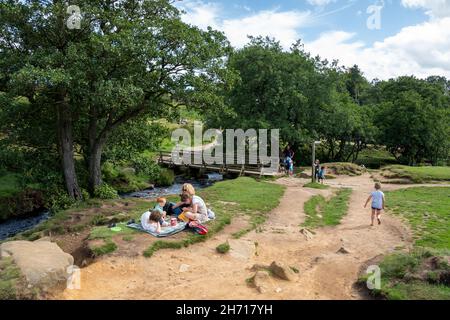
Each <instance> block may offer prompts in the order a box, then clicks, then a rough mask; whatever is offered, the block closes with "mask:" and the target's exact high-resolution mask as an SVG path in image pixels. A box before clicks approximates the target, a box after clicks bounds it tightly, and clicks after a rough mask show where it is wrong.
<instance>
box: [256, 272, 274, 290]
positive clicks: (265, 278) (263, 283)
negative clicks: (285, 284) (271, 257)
mask: <svg viewBox="0 0 450 320" xmlns="http://www.w3.org/2000/svg"><path fill="white" fill-rule="evenodd" d="M269 281H270V276H269V274H268V273H267V272H264V271H257V272H256V273H255V275H254V276H253V285H254V287H255V288H256V290H258V292H259V293H264V292H267V290H268V286H269V285H268V282H269Z"/></svg>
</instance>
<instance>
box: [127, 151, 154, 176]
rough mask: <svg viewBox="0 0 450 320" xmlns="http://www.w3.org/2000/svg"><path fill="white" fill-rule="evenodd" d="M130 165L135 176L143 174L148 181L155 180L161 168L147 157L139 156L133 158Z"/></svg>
mask: <svg viewBox="0 0 450 320" xmlns="http://www.w3.org/2000/svg"><path fill="white" fill-rule="evenodd" d="M131 163H132V166H133V168H134V169H136V174H144V175H146V176H148V177H149V180H155V179H157V178H158V176H159V175H160V173H161V167H160V166H159V165H158V164H157V163H156V162H155V161H154V160H152V159H151V158H149V157H145V156H142V155H139V156H136V157H134V158H133V160H132V161H131Z"/></svg>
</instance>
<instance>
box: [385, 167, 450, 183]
mask: <svg viewBox="0 0 450 320" xmlns="http://www.w3.org/2000/svg"><path fill="white" fill-rule="evenodd" d="M383 173H384V175H388V176H389V177H390V178H399V179H408V180H411V181H412V182H415V183H423V182H430V181H449V182H450V167H408V166H401V165H394V166H388V167H385V168H383Z"/></svg>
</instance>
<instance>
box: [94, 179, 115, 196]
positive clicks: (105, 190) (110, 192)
mask: <svg viewBox="0 0 450 320" xmlns="http://www.w3.org/2000/svg"><path fill="white" fill-rule="evenodd" d="M94 196H95V197H96V198H100V199H117V198H118V197H119V195H118V193H117V191H116V189H114V188H113V187H111V186H110V185H108V184H106V183H104V184H102V185H100V186H98V187H97V188H95V190H94Z"/></svg>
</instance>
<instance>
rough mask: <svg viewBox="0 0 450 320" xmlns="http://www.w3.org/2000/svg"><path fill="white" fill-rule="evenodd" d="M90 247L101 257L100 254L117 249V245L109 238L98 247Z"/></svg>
mask: <svg viewBox="0 0 450 320" xmlns="http://www.w3.org/2000/svg"><path fill="white" fill-rule="evenodd" d="M90 249H91V251H92V253H93V254H94V255H95V256H96V257H99V256H102V255H105V254H108V253H112V252H114V251H116V250H117V245H116V244H115V243H114V242H113V241H111V240H110V239H107V240H104V242H103V245H101V246H98V247H91V248H90Z"/></svg>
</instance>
